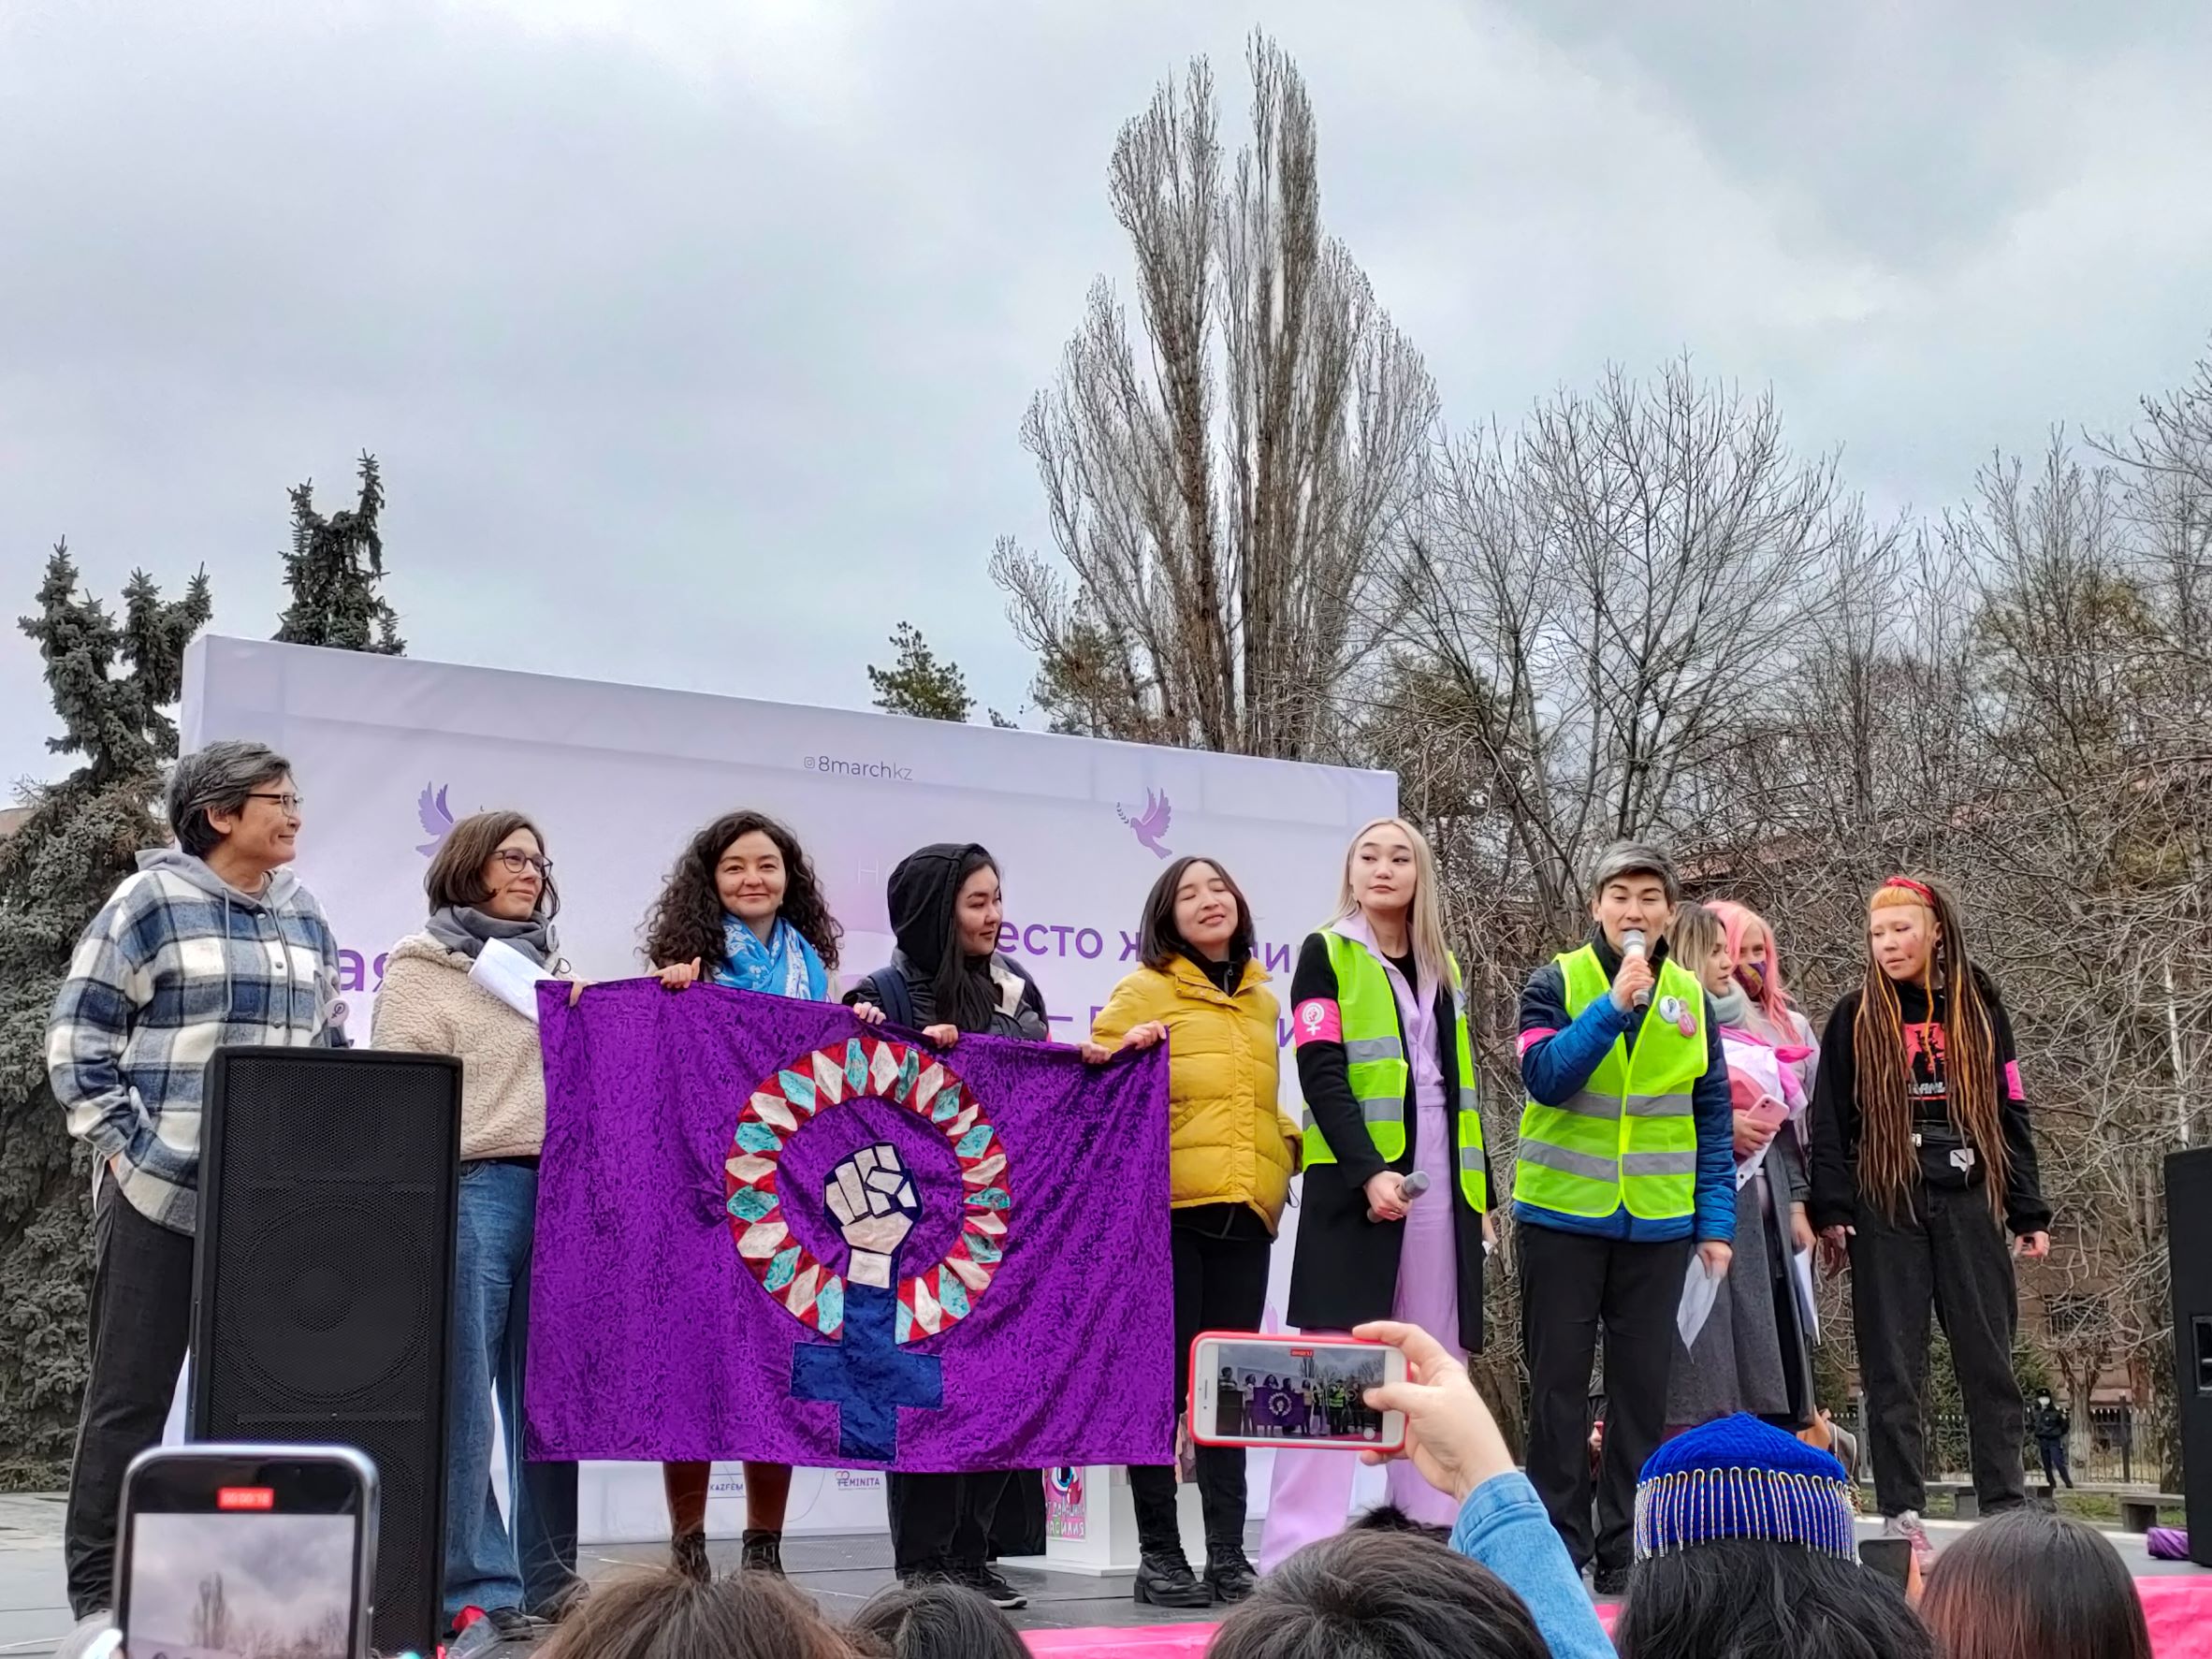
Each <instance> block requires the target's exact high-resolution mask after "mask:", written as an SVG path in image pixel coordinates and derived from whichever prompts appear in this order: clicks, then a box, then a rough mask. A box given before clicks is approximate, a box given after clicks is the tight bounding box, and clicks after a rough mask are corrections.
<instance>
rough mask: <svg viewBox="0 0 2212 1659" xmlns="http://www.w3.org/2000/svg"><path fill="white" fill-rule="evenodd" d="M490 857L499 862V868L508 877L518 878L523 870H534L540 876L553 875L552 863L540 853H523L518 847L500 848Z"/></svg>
mask: <svg viewBox="0 0 2212 1659" xmlns="http://www.w3.org/2000/svg"><path fill="white" fill-rule="evenodd" d="M492 857H494V858H496V859H498V860H499V864H500V868H502V870H505V871H506V872H507V874H508V875H510V876H519V875H520V874H522V872H523V871H524V870H535V871H537V873H538V874H539V875H541V876H550V875H551V874H552V873H553V861H552V860H551V859H549V858H547V857H546V855H545V854H544V853H542V852H525V851H522V849H521V848H519V847H502V848H501V849H500V850H499V851H497V852H494V853H493V854H492Z"/></svg>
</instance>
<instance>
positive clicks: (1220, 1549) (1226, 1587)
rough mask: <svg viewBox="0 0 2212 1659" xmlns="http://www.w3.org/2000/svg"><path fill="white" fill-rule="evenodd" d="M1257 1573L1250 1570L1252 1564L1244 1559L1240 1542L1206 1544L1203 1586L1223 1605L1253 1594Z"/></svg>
mask: <svg viewBox="0 0 2212 1659" xmlns="http://www.w3.org/2000/svg"><path fill="white" fill-rule="evenodd" d="M1258 1582H1259V1575H1258V1574H1257V1573H1255V1572H1254V1571H1253V1570H1252V1564H1251V1563H1250V1562H1249V1561H1247V1560H1246V1559H1245V1558H1244V1548H1243V1546H1242V1545H1237V1544H1210V1545H1208V1546H1207V1547H1206V1589H1207V1590H1208V1591H1209V1592H1211V1593H1212V1594H1213V1597H1214V1599H1215V1601H1216V1602H1219V1603H1220V1604H1221V1605H1222V1606H1224V1607H1228V1606H1230V1604H1231V1603H1234V1602H1240V1601H1243V1600H1244V1598H1245V1597H1246V1596H1248V1595H1250V1594H1252V1587H1253V1585H1255V1584H1257V1583H1258Z"/></svg>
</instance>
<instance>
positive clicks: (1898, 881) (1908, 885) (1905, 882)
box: [1882, 876, 1936, 910]
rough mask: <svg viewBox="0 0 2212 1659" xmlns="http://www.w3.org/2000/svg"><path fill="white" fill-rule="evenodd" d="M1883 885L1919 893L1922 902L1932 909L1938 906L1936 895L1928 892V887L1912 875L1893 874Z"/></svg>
mask: <svg viewBox="0 0 2212 1659" xmlns="http://www.w3.org/2000/svg"><path fill="white" fill-rule="evenodd" d="M1882 885H1883V886H1885V887H1902V888H1903V889H1904V890H1905V891H1906V892H1907V893H1913V894H1917V895H1919V896H1920V899H1921V902H1922V903H1924V904H1926V905H1927V906H1928V909H1929V910H1934V909H1935V908H1936V901H1935V895H1934V894H1932V893H1930V892H1928V889H1927V888H1926V887H1924V886H1922V885H1921V884H1920V883H1919V882H1917V881H1915V880H1913V878H1912V877H1910V876H1892V877H1890V878H1889V880H1886V881H1885V882H1883V883H1882Z"/></svg>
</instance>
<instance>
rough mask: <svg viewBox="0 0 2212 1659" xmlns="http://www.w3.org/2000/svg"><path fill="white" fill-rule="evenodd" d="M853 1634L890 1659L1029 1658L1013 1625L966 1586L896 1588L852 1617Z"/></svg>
mask: <svg viewBox="0 0 2212 1659" xmlns="http://www.w3.org/2000/svg"><path fill="white" fill-rule="evenodd" d="M850 1630H851V1635H852V1636H854V1637H857V1638H859V1639H860V1640H861V1641H863V1642H866V1644H867V1646H868V1647H869V1648H870V1649H871V1650H873V1651H876V1652H881V1653H883V1654H886V1655H888V1656H889V1659H1028V1655H1029V1650H1028V1649H1027V1648H1026V1647H1025V1646H1024V1645H1023V1644H1022V1637H1021V1633H1020V1632H1018V1631H1016V1630H1015V1629H1014V1626H1013V1621H1012V1620H1011V1619H1009V1618H1008V1617H1007V1616H1006V1615H1005V1614H1004V1613H1002V1612H1000V1611H999V1610H998V1609H997V1608H995V1607H993V1606H992V1605H991V1604H990V1603H989V1602H988V1601H986V1600H985V1599H984V1598H983V1597H982V1595H981V1594H978V1593H977V1592H975V1591H973V1590H970V1589H968V1586H967V1585H965V1584H926V1583H924V1584H894V1585H892V1586H891V1587H890V1588H889V1589H887V1590H881V1591H879V1592H877V1594H875V1595H874V1596H872V1597H870V1598H869V1601H868V1604H867V1605H866V1607H864V1608H861V1609H860V1611H859V1612H857V1613H855V1614H853V1615H852V1623H851V1627H850Z"/></svg>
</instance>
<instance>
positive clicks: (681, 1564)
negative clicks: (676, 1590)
mask: <svg viewBox="0 0 2212 1659" xmlns="http://www.w3.org/2000/svg"><path fill="white" fill-rule="evenodd" d="M668 1552H669V1554H670V1555H671V1556H672V1557H673V1558H674V1560H675V1565H676V1570H677V1572H679V1573H681V1574H682V1575H683V1576H684V1577H685V1578H687V1579H695V1580H697V1581H698V1582H699V1583H701V1584H705V1583H707V1582H708V1581H710V1580H711V1579H713V1578H714V1564H713V1563H712V1562H710V1561H708V1560H707V1559H706V1534H705V1533H678V1534H677V1535H676V1537H675V1538H674V1539H672V1540H671V1541H670V1543H669V1546H668Z"/></svg>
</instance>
